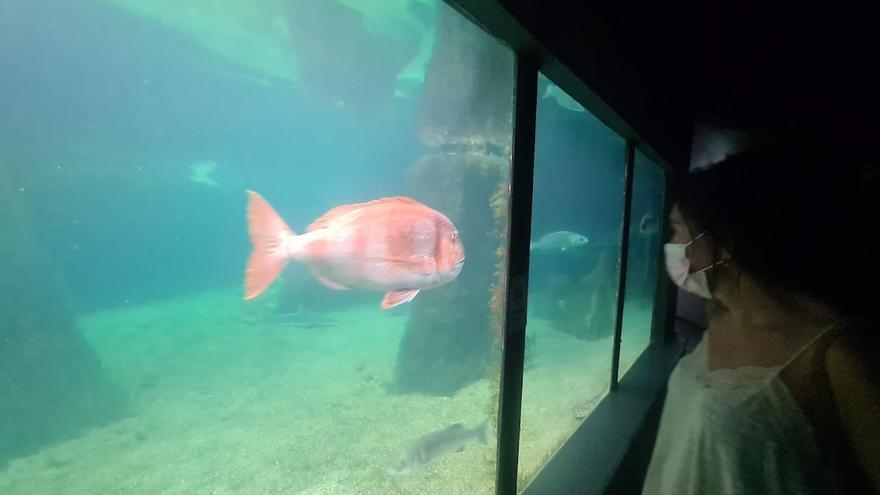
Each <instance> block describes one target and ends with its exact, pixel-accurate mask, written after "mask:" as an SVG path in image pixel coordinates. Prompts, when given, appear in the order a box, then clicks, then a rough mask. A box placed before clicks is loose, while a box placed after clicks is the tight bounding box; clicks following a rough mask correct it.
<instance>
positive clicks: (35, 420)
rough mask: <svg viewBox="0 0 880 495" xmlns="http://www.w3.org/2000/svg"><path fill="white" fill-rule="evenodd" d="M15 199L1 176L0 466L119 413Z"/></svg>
mask: <svg viewBox="0 0 880 495" xmlns="http://www.w3.org/2000/svg"><path fill="white" fill-rule="evenodd" d="M17 199H18V195H17V194H13V191H12V190H11V188H10V187H9V185H8V183H0V225H3V229H4V235H3V240H2V242H0V263H2V267H0V288H2V291H3V294H4V298H3V300H2V301H0V343H2V344H0V378H2V380H0V465H3V464H5V463H6V462H7V461H9V460H10V459H11V458H13V457H18V456H21V455H25V454H27V453H31V452H33V451H35V450H37V449H39V448H41V447H43V446H45V445H47V444H49V443H52V442H56V441H58V440H61V439H64V438H69V437H71V436H73V435H75V434H76V433H77V432H78V431H80V430H82V429H83V428H86V427H90V426H96V425H100V424H103V423H106V422H108V421H110V420H112V419H115V418H118V417H120V416H121V415H122V413H123V412H124V401H123V396H122V393H121V390H119V389H118V388H117V387H116V386H115V385H114V384H112V383H111V382H110V381H109V380H108V379H107V378H106V377H105V375H104V374H103V371H102V369H101V364H100V362H99V361H98V357H97V356H96V355H95V353H94V352H93V351H92V349H91V348H90V347H89V346H88V343H87V342H86V341H85V339H84V338H83V337H82V335H81V334H80V333H79V332H78V330H77V328H76V325H75V322H74V317H73V313H72V311H71V309H70V308H69V305H68V302H67V297H66V292H65V289H64V285H63V283H62V280H61V278H60V277H59V276H58V275H57V272H55V271H53V270H52V269H51V268H50V267H51V263H50V262H49V261H50V259H49V256H48V254H47V253H45V252H43V251H42V250H41V249H40V246H39V244H38V243H35V242H33V240H32V237H31V235H30V233H29V232H28V229H27V228H26V222H25V218H24V217H23V214H24V213H23V211H22V210H21V208H20V207H19V204H18V203H17V201H16V200H17Z"/></svg>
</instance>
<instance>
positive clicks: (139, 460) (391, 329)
mask: <svg viewBox="0 0 880 495" xmlns="http://www.w3.org/2000/svg"><path fill="white" fill-rule="evenodd" d="M645 315H647V310H645ZM311 317H312V318H313V319H315V318H317V319H316V321H309V322H308V323H309V325H305V326H303V325H301V324H300V322H298V320H297V319H296V318H293V319H286V318H264V317H261V316H259V315H258V314H256V313H255V312H254V311H253V307H248V306H246V305H245V304H244V303H243V302H242V301H241V300H240V293H239V289H238V288H235V289H229V290H224V291H216V292H210V293H201V294H197V295H191V296H187V297H185V298H180V299H176V300H170V301H165V302H160V303H153V304H145V305H142V306H136V307H125V308H120V309H113V310H108V311H103V312H99V313H93V314H87V315H82V316H81V317H80V318H79V319H78V326H79V328H80V329H81V331H82V332H83V333H84V335H85V336H86V338H87V340H88V341H89V342H90V344H91V345H92V346H93V348H94V349H95V351H96V352H97V353H98V355H99V357H100V359H101V361H102V363H103V365H104V368H105V371H106V372H107V373H108V374H109V376H110V377H111V378H112V379H113V380H114V381H115V382H116V383H118V384H119V385H120V386H121V387H122V388H123V389H124V390H125V392H126V394H127V396H128V401H129V414H128V415H127V416H126V417H125V418H123V419H120V420H118V421H115V422H112V423H110V424H107V425H105V426H102V427H97V428H91V429H89V430H86V431H84V432H82V433H81V434H80V435H79V436H77V437H76V438H72V439H70V440H66V441H63V442H60V443H57V444H54V445H51V446H48V447H46V448H44V449H43V450H41V451H39V452H37V453H35V454H33V455H30V456H27V457H23V458H18V459H14V460H12V461H10V463H9V464H8V465H7V466H6V467H5V468H4V469H3V470H2V471H0V492H2V493H8V494H10V495H12V494H34V495H37V494H38V495H46V494H50V493H51V494H76V495H87V494H102V495H104V494H126V495H129V494H131V495H134V494H159V493H162V494H187V495H191V494H233V493H236V494H257V493H259V494H282V493H284V494H289V493H303V494H349V493H350V494H360V495H362V494H371V493H376V494H396V493H438V494H440V493H442V494H468V495H473V494H478V493H487V494H488V493H493V491H494V490H493V485H494V476H495V467H494V466H495V443H494V442H495V440H494V438H490V441H489V444H488V445H474V444H472V445H469V446H468V447H467V448H466V449H465V450H464V451H463V452H460V453H455V454H450V455H447V456H445V457H443V458H440V459H439V460H437V461H435V462H433V463H431V464H429V465H428V466H427V467H426V468H425V469H424V470H422V471H420V472H417V473H415V474H412V475H410V476H407V477H395V476H391V475H389V474H387V473H386V472H385V469H386V467H387V466H388V465H389V464H390V462H391V460H392V459H393V458H394V456H395V455H396V454H397V453H398V452H399V451H400V450H401V449H402V448H404V447H405V446H406V445H407V444H408V443H409V442H411V441H412V440H414V439H415V438H417V437H419V436H420V435H423V434H425V433H427V432H430V431H434V430H438V429H441V428H445V427H447V426H449V425H451V424H453V423H457V422H461V423H464V424H465V425H467V426H472V425H476V424H479V423H480V422H482V421H483V420H485V419H487V417H488V416H489V415H490V413H492V414H494V404H493V403H492V400H493V397H495V394H496V392H497V390H496V387H497V380H494V379H492V380H490V379H488V378H486V379H482V380H479V381H477V382H475V383H473V384H471V385H469V386H467V387H466V388H464V389H463V390H461V391H459V392H458V393H457V394H456V395H455V396H454V397H448V398H445V397H427V396H422V395H415V394H408V395H392V394H389V393H388V392H387V391H386V389H385V384H387V383H389V382H391V380H392V378H393V368H394V360H395V355H396V352H397V347H398V343H399V341H400V339H401V337H402V336H403V332H404V328H405V324H406V317H405V315H397V316H395V315H392V314H389V313H384V312H382V311H380V310H379V308H378V303H377V304H376V305H364V306H358V307H354V308H351V309H348V310H345V311H340V312H334V313H330V314H327V315H326V318H325V317H324V316H322V315H317V317H316V316H315V315H311ZM487 331H489V330H488V327H487ZM529 332H530V333H531V334H533V335H534V336H535V337H536V339H535V341H536V345H535V347H534V356H530V358H529V362H528V368H527V371H526V374H525V382H524V399H523V401H524V402H523V423H522V435H523V440H522V445H523V450H522V452H521V453H520V470H521V472H522V473H523V474H525V475H530V474H531V473H534V472H536V471H537V470H538V469H539V468H540V467H541V466H542V465H543V464H544V463H545V462H546V460H547V459H548V458H549V456H551V455H552V453H553V452H555V451H556V449H557V448H558V447H559V446H560V445H561V444H562V443H563V442H564V441H565V439H566V438H568V436H569V435H570V433H571V432H572V431H573V430H574V429H575V428H576V427H577V425H578V424H579V422H580V421H581V419H579V416H581V413H582V412H583V410H584V408H589V407H591V406H592V405H594V404H595V402H597V401H598V399H599V398H601V397H602V396H603V395H604V393H605V391H606V389H607V380H608V375H609V373H608V367H609V362H610V349H611V344H610V339H605V340H602V341H597V342H582V341H578V340H576V339H574V338H572V337H570V336H568V335H565V334H562V333H559V332H555V331H553V330H551V329H550V328H549V325H548V324H547V323H546V322H545V321H543V320H540V319H535V318H532V319H530V322H529ZM624 342H625V343H626V339H625V340H624ZM624 351H625V352H624V353H623V356H624V358H623V359H622V361H623V362H622V364H623V365H625V366H626V365H628V361H631V360H632V359H634V358H635V356H636V354H637V352H629V353H628V352H626V349H624ZM530 352H532V351H530ZM628 356H631V357H628ZM48 365H51V363H47V366H48ZM493 423H494V421H490V424H493ZM490 433H491V434H493V435H494V431H492V430H491V429H490Z"/></svg>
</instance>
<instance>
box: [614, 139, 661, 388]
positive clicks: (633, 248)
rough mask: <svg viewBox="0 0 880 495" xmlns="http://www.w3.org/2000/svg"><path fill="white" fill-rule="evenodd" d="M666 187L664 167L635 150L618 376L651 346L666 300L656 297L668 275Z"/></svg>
mask: <svg viewBox="0 0 880 495" xmlns="http://www.w3.org/2000/svg"><path fill="white" fill-rule="evenodd" d="M665 187H666V175H665V174H664V172H663V169H662V168H661V167H660V166H659V165H658V164H657V163H656V162H655V161H653V160H651V159H650V158H648V157H647V156H646V155H645V154H644V153H642V152H641V151H638V150H636V153H635V163H634V167H633V193H632V215H631V221H630V227H629V253H628V257H627V274H626V301H625V302H624V312H623V332H622V335H621V343H620V372H619V373H620V375H619V376H623V375H624V374H625V373H626V372H627V371H628V370H629V368H630V367H631V366H632V364H633V363H634V362H635V360H636V359H637V358H638V357H639V355H640V354H641V353H642V351H644V350H645V348H646V347H648V344H649V343H650V342H651V326H652V323H653V315H654V305H655V304H658V303H659V304H663V302H662V301H659V302H658V301H657V297H656V292H657V277H658V276H665V272H664V271H663V270H662V269H663V264H662V263H663V259H662V257H663V253H662V247H663V237H662V236H663V222H664V221H665V218H664V215H663V208H664V201H665V198H664V194H665Z"/></svg>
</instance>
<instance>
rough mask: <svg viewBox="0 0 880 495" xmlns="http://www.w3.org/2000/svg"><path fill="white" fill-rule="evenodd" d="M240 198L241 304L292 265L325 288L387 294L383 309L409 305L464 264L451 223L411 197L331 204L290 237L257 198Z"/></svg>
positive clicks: (274, 214)
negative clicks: (244, 225) (245, 244)
mask: <svg viewBox="0 0 880 495" xmlns="http://www.w3.org/2000/svg"><path fill="white" fill-rule="evenodd" d="M247 193H248V230H249V231H250V236H251V243H252V244H253V246H254V250H253V252H252V253H251V255H250V258H249V259H248V264H247V270H246V272H245V293H244V298H245V299H253V298H255V297H257V296H258V295H260V294H261V293H262V292H263V291H264V290H266V288H267V287H269V285H271V284H272V281H273V280H275V278H276V277H278V274H280V273H281V270H283V269H284V266H285V265H286V264H287V262H288V261H289V260H295V261H298V262H301V263H305V264H307V265H308V266H309V267H310V268H311V270H312V273H313V274H314V275H315V277H316V278H317V279H318V280H319V281H320V282H321V283H323V284H324V285H326V286H327V287H332V288H334V289H340V290H345V289H367V290H375V291H382V292H386V294H385V298H384V299H383V300H382V309H388V308H393V307H394V306H397V305H399V304H403V303H406V302H409V301H412V300H413V298H414V297H416V295H417V294H418V293H419V291H420V290H421V289H428V288H432V287H437V286H440V285H443V284H445V283H448V282H450V281H452V280H453V279H455V277H457V276H458V274H459V272H461V267H462V265H463V264H464V247H463V246H462V245H461V240H460V239H459V236H458V231H457V230H456V229H455V226H454V225H453V224H452V222H451V221H449V219H448V218H446V217H445V216H444V215H443V214H441V213H440V212H438V211H435V210H432V209H431V208H428V207H427V206H425V205H423V204H421V203H419V202H417V201H415V200H413V199H410V198H405V197H393V198H382V199H377V200H375V201H370V202H367V203H358V204H350V205H342V206H337V207H336V208H333V209H332V210H330V211H328V212H327V213H324V215H323V216H321V217H320V218H318V219H317V220H315V221H314V223H312V224H311V225H309V227H308V228H307V229H306V232H305V233H304V234H299V235H297V234H294V233H293V231H292V230H291V229H290V227H288V226H287V225H286V224H285V223H284V220H282V219H281V217H280V216H279V215H278V213H276V212H275V210H274V209H272V207H271V206H269V203H268V202H267V201H266V200H265V199H264V198H263V197H262V196H260V195H259V194H257V193H255V192H253V191H248V192H247Z"/></svg>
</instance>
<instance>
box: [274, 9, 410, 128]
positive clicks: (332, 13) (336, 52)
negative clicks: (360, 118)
mask: <svg viewBox="0 0 880 495" xmlns="http://www.w3.org/2000/svg"><path fill="white" fill-rule="evenodd" d="M283 8H284V13H285V19H286V21H287V25H288V29H289V31H290V37H291V41H292V43H293V51H294V52H295V53H296V59H297V64H298V68H299V70H298V73H299V78H300V81H301V82H302V84H303V85H304V86H306V87H307V88H308V89H309V90H310V91H311V92H312V93H313V94H315V95H317V96H319V97H320V98H322V99H324V100H326V101H327V102H329V103H332V104H334V105H336V106H341V107H345V108H353V109H356V110H358V111H364V112H370V111H373V110H376V109H377V108H379V107H381V106H382V105H383V104H387V103H388V102H390V101H391V100H392V99H393V98H394V89H395V84H396V81H397V76H398V74H400V72H401V71H402V70H403V69H404V68H405V67H406V66H407V64H409V63H410V61H411V60H412V59H413V58H414V57H415V55H416V53H417V50H418V46H419V35H418V33H417V32H415V31H413V32H411V33H397V35H396V36H393V35H392V34H391V33H384V32H376V31H371V30H369V29H367V27H366V25H365V23H364V18H363V14H362V13H361V12H359V11H358V10H355V9H354V8H351V7H349V6H347V5H344V4H343V3H342V2H339V1H337V0H321V1H315V0H285V1H284V2H283Z"/></svg>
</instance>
